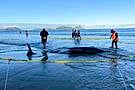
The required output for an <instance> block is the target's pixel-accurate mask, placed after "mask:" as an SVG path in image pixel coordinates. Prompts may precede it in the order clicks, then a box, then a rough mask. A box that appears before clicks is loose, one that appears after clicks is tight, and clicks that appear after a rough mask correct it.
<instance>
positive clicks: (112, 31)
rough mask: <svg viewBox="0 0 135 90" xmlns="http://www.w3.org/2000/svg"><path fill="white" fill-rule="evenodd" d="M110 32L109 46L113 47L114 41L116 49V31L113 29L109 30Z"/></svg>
mask: <svg viewBox="0 0 135 90" xmlns="http://www.w3.org/2000/svg"><path fill="white" fill-rule="evenodd" d="M111 33H112V35H111V37H110V39H112V46H111V48H113V46H114V43H115V47H116V49H118V46H117V42H118V40H119V38H118V33H117V32H116V31H114V29H112V30H111Z"/></svg>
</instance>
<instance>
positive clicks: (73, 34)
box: [72, 29, 75, 38]
mask: <svg viewBox="0 0 135 90" xmlns="http://www.w3.org/2000/svg"><path fill="white" fill-rule="evenodd" d="M74 36H75V31H74V29H72V38H74Z"/></svg>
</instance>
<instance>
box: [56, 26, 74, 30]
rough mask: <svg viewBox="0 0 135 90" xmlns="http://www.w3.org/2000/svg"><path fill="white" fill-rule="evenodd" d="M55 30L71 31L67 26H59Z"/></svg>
mask: <svg viewBox="0 0 135 90" xmlns="http://www.w3.org/2000/svg"><path fill="white" fill-rule="evenodd" d="M56 29H60V30H68V29H69V30H71V29H73V27H67V26H59V27H57V28H56Z"/></svg>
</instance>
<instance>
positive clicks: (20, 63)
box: [0, 29, 135, 90]
mask: <svg viewBox="0 0 135 90" xmlns="http://www.w3.org/2000/svg"><path fill="white" fill-rule="evenodd" d="M80 31H81V37H82V39H81V40H79V41H76V40H74V39H72V38H71V30H48V32H49V36H48V42H47V50H48V52H46V51H44V49H43V48H42V44H41V40H40V35H39V33H40V31H30V32H29V36H28V37H26V35H25V32H22V33H21V34H20V33H19V32H17V31H14V32H11V31H10V32H8V31H6V32H5V31H1V32H0V90H4V88H6V90H134V89H135V77H134V75H135V69H134V68H135V62H134V60H135V59H134V58H135V53H134V51H135V41H134V39H135V30H134V29H132V30H131V29H116V31H117V32H118V33H119V38H120V40H119V42H118V48H119V49H117V50H116V49H110V46H111V40H110V39H109V37H110V35H111V34H110V29H84V30H80ZM26 43H29V44H30V46H31V48H32V50H33V52H35V53H36V54H35V55H33V56H32V60H29V59H28V57H27V55H26V54H27V51H28V48H27V46H26ZM71 47H96V48H99V49H105V50H110V52H105V53H100V54H94V55H90V54H83V55H80V54H75V55H72V54H65V53H53V52H54V50H59V52H63V51H65V50H66V49H67V48H71ZM44 57H48V59H47V61H46V62H41V60H42V59H43V58H44ZM7 72H8V73H7ZM7 74H8V77H7V78H6V75H7ZM6 80H7V83H6V82H5V81H6ZM5 83H6V86H5Z"/></svg>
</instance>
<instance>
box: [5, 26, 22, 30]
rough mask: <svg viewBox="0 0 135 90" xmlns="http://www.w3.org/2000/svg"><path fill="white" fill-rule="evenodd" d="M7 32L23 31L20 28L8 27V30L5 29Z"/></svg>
mask: <svg viewBox="0 0 135 90" xmlns="http://www.w3.org/2000/svg"><path fill="white" fill-rule="evenodd" d="M4 30H5V31H21V29H20V28H18V27H8V28H6V29H4Z"/></svg>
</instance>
